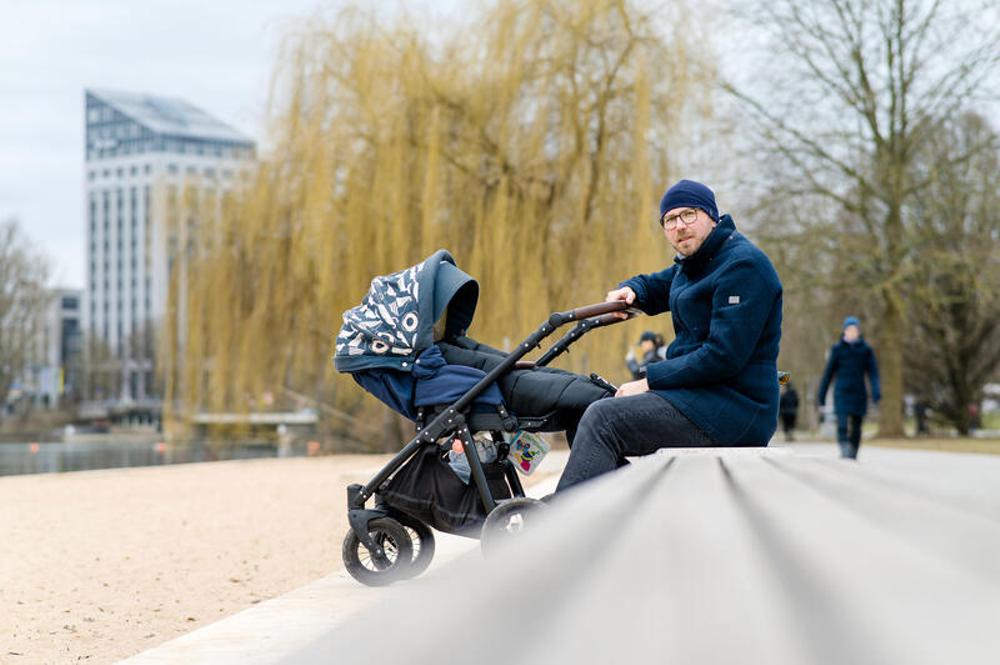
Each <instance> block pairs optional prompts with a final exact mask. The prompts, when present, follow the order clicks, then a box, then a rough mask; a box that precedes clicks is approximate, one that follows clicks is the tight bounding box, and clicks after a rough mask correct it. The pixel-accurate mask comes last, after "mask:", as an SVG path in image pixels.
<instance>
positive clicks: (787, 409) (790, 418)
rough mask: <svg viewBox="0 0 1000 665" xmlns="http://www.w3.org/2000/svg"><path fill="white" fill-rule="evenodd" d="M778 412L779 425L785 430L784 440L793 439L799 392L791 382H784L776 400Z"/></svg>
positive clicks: (797, 415)
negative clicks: (779, 417) (779, 396)
mask: <svg viewBox="0 0 1000 665" xmlns="http://www.w3.org/2000/svg"><path fill="white" fill-rule="evenodd" d="M778 413H779V414H781V427H782V429H783V430H784V431H785V441H794V440H795V435H794V430H795V421H796V420H798V417H799V393H798V392H796V390H795V386H793V385H792V384H791V382H789V383H786V384H785V387H784V390H783V391H782V392H781V399H780V400H779V402H778Z"/></svg>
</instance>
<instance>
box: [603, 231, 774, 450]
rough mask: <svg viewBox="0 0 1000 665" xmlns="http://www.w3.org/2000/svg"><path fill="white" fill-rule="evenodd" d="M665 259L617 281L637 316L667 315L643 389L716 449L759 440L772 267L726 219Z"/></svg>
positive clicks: (769, 383) (765, 402) (769, 381)
mask: <svg viewBox="0 0 1000 665" xmlns="http://www.w3.org/2000/svg"><path fill="white" fill-rule="evenodd" d="M674 263H675V265H673V266H671V267H669V268H667V269H665V270H662V271H660V272H657V273H652V274H649V275H637V276H636V277H633V278H631V279H629V280H626V281H625V282H622V286H628V287H630V288H631V289H632V290H633V291H635V294H636V306H637V307H639V308H640V309H642V310H643V311H644V312H646V313H647V314H650V315H654V314H659V313H661V312H664V311H667V310H669V311H670V312H671V315H672V318H673V324H674V332H675V335H676V336H675V338H674V341H673V342H672V343H671V344H670V347H669V348H668V349H667V358H666V360H662V361H660V362H656V363H650V364H649V365H648V366H647V368H646V378H647V381H648V382H649V388H650V390H652V391H653V392H655V393H656V394H658V395H660V396H661V397H663V398H665V399H666V400H667V401H669V402H670V403H671V404H673V405H674V406H675V407H676V408H677V410H679V411H680V412H681V413H683V414H684V415H685V416H687V417H688V418H689V419H690V420H691V421H692V422H694V423H695V424H696V425H697V426H698V427H700V428H701V429H702V430H703V431H705V432H706V433H707V434H709V435H710V436H711V437H712V438H713V439H715V441H716V443H718V444H719V445H722V446H766V445H767V443H768V441H769V440H770V439H771V436H772V435H773V434H774V430H775V428H776V427H777V422H778V397H779V395H778V393H779V390H778V375H777V372H778V366H777V361H778V344H779V342H780V340H781V281H780V280H779V279H778V273H777V272H776V271H775V269H774V266H773V265H771V261H770V260H769V259H768V258H767V255H765V254H764V252H762V251H761V250H759V249H758V248H757V247H756V246H754V244H753V243H751V242H750V241H749V240H747V239H746V237H744V236H743V235H742V234H741V233H739V232H737V231H736V226H735V224H734V223H733V220H732V218H731V217H730V216H729V215H723V216H722V219H720V220H719V223H718V224H717V225H716V227H715V228H714V229H713V230H712V232H711V233H710V234H709V236H708V237H707V238H706V239H705V242H704V243H703V244H702V246H701V247H700V248H699V249H698V251H697V252H695V253H694V254H692V255H691V256H689V257H678V258H676V259H674ZM664 443H669V442H664Z"/></svg>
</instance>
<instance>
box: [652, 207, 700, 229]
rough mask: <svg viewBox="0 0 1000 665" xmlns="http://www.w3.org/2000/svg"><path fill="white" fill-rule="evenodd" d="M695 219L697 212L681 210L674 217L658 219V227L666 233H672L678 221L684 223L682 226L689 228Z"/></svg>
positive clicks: (690, 209)
mask: <svg viewBox="0 0 1000 665" xmlns="http://www.w3.org/2000/svg"><path fill="white" fill-rule="evenodd" d="M697 219H698V211H697V210H696V209H694V208H688V209H687V210H681V211H680V212H679V213H677V214H676V215H671V216H670V217H663V218H662V219H660V225H661V226H662V227H663V228H665V229H666V230H668V231H673V230H674V229H676V228H677V223H678V222H679V221H680V222H684V226H691V225H692V224H694V222H695V220H697Z"/></svg>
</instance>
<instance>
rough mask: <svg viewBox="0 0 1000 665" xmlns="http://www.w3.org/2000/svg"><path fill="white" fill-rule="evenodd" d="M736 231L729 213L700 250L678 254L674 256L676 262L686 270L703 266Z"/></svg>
mask: <svg viewBox="0 0 1000 665" xmlns="http://www.w3.org/2000/svg"><path fill="white" fill-rule="evenodd" d="M734 233H736V224H735V223H734V222H733V218H732V217H730V216H729V215H723V216H722V217H721V218H720V219H719V222H718V223H717V224H716V225H715V228H714V229H712V232H711V233H709V234H708V237H707V238H705V242H703V243H702V244H701V247H699V248H698V251H696V252H695V253H694V254H692V255H691V256H680V255H678V256H676V257H674V263H676V264H677V265H679V266H680V267H681V270H684V271H685V272H688V271H691V270H697V269H699V268H702V267H704V266H705V265H706V264H707V263H708V262H709V261H711V260H712V259H713V258H714V257H715V255H716V254H718V252H719V249H721V248H722V245H723V243H725V242H726V241H727V240H729V238H730V237H731V236H732V235H733V234H734Z"/></svg>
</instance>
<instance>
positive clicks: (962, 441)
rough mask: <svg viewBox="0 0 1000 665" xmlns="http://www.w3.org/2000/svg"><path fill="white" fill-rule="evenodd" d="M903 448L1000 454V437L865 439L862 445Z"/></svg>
mask: <svg viewBox="0 0 1000 665" xmlns="http://www.w3.org/2000/svg"><path fill="white" fill-rule="evenodd" d="M865 446H878V447H881V448H902V449H906V450H940V451H942V452H947V453H986V454H989V455H1000V439H973V438H959V437H955V438H950V439H949V438H946V439H941V438H931V437H927V438H913V439H875V438H873V439H865V440H864V441H863V442H862V444H861V447H862V448H864V447H865Z"/></svg>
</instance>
